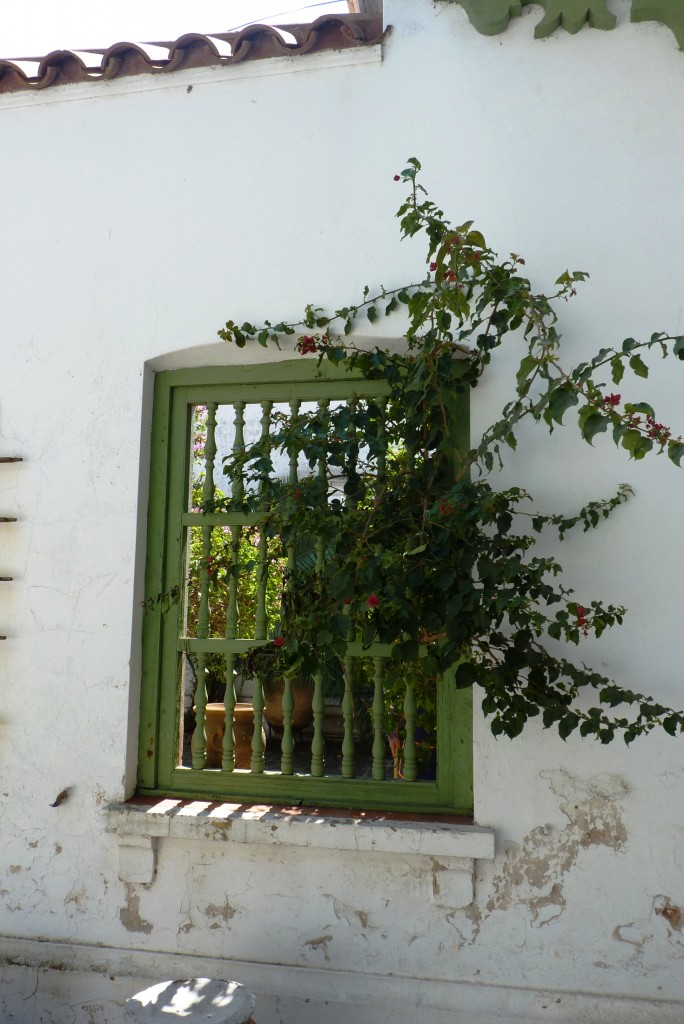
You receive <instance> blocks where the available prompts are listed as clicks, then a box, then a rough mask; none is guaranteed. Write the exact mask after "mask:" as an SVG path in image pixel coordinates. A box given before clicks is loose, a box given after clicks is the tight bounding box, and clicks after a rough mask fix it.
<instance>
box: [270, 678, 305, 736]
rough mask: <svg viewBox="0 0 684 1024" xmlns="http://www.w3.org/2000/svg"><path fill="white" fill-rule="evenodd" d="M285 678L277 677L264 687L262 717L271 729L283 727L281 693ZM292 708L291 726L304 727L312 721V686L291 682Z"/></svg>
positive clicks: (294, 727) (283, 688) (296, 728)
mask: <svg viewBox="0 0 684 1024" xmlns="http://www.w3.org/2000/svg"><path fill="white" fill-rule="evenodd" d="M284 692H285V680H284V679H278V680H276V682H274V683H269V685H268V686H267V687H265V689H264V718H265V719H266V721H267V722H268V724H269V725H270V726H271V728H272V729H282V728H283V693H284ZM292 695H293V697H294V708H293V711H292V728H293V729H295V730H299V729H306V727H307V725H311V723H312V722H313V695H314V690H313V686H311V685H309V684H308V683H302V682H294V683H293V684H292Z"/></svg>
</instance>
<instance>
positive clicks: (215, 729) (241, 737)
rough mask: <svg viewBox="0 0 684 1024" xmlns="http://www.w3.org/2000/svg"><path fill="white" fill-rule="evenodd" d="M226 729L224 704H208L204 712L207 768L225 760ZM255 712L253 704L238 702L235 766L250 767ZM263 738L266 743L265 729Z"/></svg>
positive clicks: (235, 724) (234, 727) (235, 719)
mask: <svg viewBox="0 0 684 1024" xmlns="http://www.w3.org/2000/svg"><path fill="white" fill-rule="evenodd" d="M225 731H226V709H225V707H224V706H223V704H207V706H206V709H205V712H204V733H205V736H206V737H207V751H206V759H205V764H206V767H207V768H220V767H221V761H222V760H223V736H224V734H225ZM253 734H254V712H253V711H252V705H251V704H236V705H235V714H234V717H233V735H234V736H235V767H236V768H249V765H250V761H251V759H252V736H253ZM261 734H262V739H263V741H264V744H265V743H266V736H265V734H264V730H263V729H262V730H261Z"/></svg>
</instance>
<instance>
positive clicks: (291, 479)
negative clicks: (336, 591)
mask: <svg viewBox="0 0 684 1024" xmlns="http://www.w3.org/2000/svg"><path fill="white" fill-rule="evenodd" d="M300 407H301V402H300V401H299V399H293V400H292V401H291V402H290V416H296V415H297V414H298V413H299V409H300ZM298 454H299V453H298V451H297V449H296V448H290V449H289V451H288V453H287V456H288V478H287V482H288V484H289V485H290V487H292V488H294V487H296V485H297V481H298V479H299V475H298V467H297V458H298ZM293 501H294V499H293V498H290V502H291V503H292V502H293ZM295 566H296V557H295V546H294V544H288V546H287V572H288V577H287V587H288V590H292V587H293V585H294V584H293V573H294V570H295ZM293 682H294V677H293V676H292V674H291V673H290V674H288V675H286V676H285V680H284V687H283V737H282V740H281V742H280V770H281V772H282V773H283V775H292V774H293V772H294V747H295V743H294V734H293V732H292V715H293V714H294V693H293V690H292V684H293Z"/></svg>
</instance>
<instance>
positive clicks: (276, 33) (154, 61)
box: [0, 14, 383, 93]
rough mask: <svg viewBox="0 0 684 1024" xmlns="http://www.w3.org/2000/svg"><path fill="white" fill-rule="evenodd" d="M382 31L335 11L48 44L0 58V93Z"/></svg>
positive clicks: (361, 42) (282, 51) (316, 49)
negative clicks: (95, 44)
mask: <svg viewBox="0 0 684 1024" xmlns="http://www.w3.org/2000/svg"><path fill="white" fill-rule="evenodd" d="M382 37H383V29H382V21H381V19H380V18H368V17H362V16H359V15H350V14H338V15H334V16H330V15H323V17H321V18H317V19H316V21H314V22H312V23H311V24H305V25H299V24H298V25H282V26H279V27H278V28H273V27H272V26H270V25H249V26H248V27H247V28H243V29H241V30H240V31H239V32H215V33H212V34H211V35H200V34H199V33H194V32H193V33H188V34H186V35H183V36H180V38H179V39H175V40H172V41H168V42H160V43H128V42H120V43H114V44H113V46H110V47H108V48H107V49H106V50H78V51H72V50H54V51H53V52H52V53H48V54H47V55H46V56H45V57H21V58H16V59H14V60H0V93H8V92H21V91H31V90H37V89H47V88H49V87H50V86H53V85H68V84H73V83H75V82H98V81H111V80H112V79H114V78H125V77H127V76H130V75H156V74H167V73H169V72H173V71H181V70H186V69H187V68H202V67H208V66H210V65H229V64H237V63H240V62H242V61H252V60H264V59H266V58H268V57H283V56H304V55H306V54H309V53H321V52H323V51H326V50H343V49H351V48H353V47H357V46H372V45H373V44H376V43H379V42H380V41H381V40H382ZM290 40H293V41H290Z"/></svg>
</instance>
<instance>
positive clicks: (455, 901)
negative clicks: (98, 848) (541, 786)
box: [106, 799, 494, 908]
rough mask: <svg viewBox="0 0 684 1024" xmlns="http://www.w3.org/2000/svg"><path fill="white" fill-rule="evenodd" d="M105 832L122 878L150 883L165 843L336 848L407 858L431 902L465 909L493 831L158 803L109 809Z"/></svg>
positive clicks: (311, 813)
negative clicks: (419, 870)
mask: <svg viewBox="0 0 684 1024" xmlns="http://www.w3.org/2000/svg"><path fill="white" fill-rule="evenodd" d="M106 815H107V825H106V828H107V831H108V832H110V833H112V834H114V835H115V836H116V837H117V840H118V844H119V878H120V879H121V881H122V882H124V883H126V884H143V885H151V884H152V883H153V882H154V878H155V875H156V870H157V859H158V857H159V855H160V850H161V848H162V841H166V840H174V839H180V840H201V841H218V842H234V843H247V844H253V845H264V846H282V845H286V846H298V847H308V848H311V849H317V850H341V851H348V852H350V853H352V852H353V853H358V854H360V855H364V854H365V855H372V854H384V855H386V856H387V855H389V856H398V857H403V858H408V859H410V860H411V861H412V862H414V863H416V862H418V863H416V866H418V864H420V866H422V867H424V869H425V871H426V873H429V874H431V876H432V879H433V884H432V896H431V899H432V902H433V903H434V904H436V905H438V906H444V907H453V908H458V907H467V906H469V905H470V904H471V903H472V902H473V879H474V868H475V861H476V860H492V859H493V857H494V832H493V830H492V829H488V828H480V827H479V826H477V825H467V824H455V823H449V822H443V821H431V820H424V821H423V820H420V819H410V820H406V819H404V818H398V817H394V816H392V815H390V814H387V815H383V816H381V817H371V818H365V817H354V816H347V815H336V814H335V812H334V811H330V812H325V813H318V812H316V811H309V810H306V809H284V808H276V807H271V806H261V805H251V806H245V805H244V804H228V803H210V802H208V801H201V800H192V801H188V800H173V799H162V800H159V801H158V802H156V803H149V804H147V803H123V804H111V805H110V806H109V807H107V808H106Z"/></svg>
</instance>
